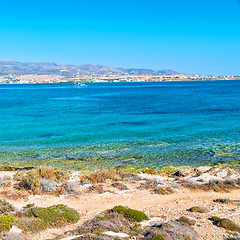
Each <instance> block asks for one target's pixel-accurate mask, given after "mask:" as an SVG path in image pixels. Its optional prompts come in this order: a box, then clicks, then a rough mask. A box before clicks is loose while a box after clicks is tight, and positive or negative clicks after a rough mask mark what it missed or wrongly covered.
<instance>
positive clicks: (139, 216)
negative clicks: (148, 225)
mask: <svg viewBox="0 0 240 240" xmlns="http://www.w3.org/2000/svg"><path fill="white" fill-rule="evenodd" d="M112 211H113V212H118V213H121V214H123V215H124V216H125V217H126V218H127V219H128V220H130V221H134V222H142V221H143V220H148V217H147V215H146V214H145V213H144V212H141V211H138V210H134V209H131V208H128V207H123V206H116V207H114V208H113V209H112Z"/></svg>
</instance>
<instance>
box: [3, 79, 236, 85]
mask: <svg viewBox="0 0 240 240" xmlns="http://www.w3.org/2000/svg"><path fill="white" fill-rule="evenodd" d="M218 81H221V82H222V81H240V78H238V79H209V80H208V79H204V80H160V81H81V83H83V84H88V83H91V84H94V83H97V84H101V83H102V84H104V83H164V82H167V83H169V82H218ZM67 83H68V84H74V83H75V81H59V82H55V81H51V82H45V81H43V82H23V83H2V82H0V86H1V85H37V84H67ZM84 87H85V86H84Z"/></svg>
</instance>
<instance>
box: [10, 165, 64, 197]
mask: <svg viewBox="0 0 240 240" xmlns="http://www.w3.org/2000/svg"><path fill="white" fill-rule="evenodd" d="M68 178H69V176H68V173H67V172H66V171H63V170H61V169H55V168H46V167H40V168H35V169H31V170H25V171H19V172H17V173H16V174H15V175H14V180H15V181H16V184H15V188H17V189H20V190H21V189H25V190H28V191H29V192H31V193H33V194H41V193H43V192H55V191H56V189H57V184H58V183H61V182H63V181H65V180H67V179H68Z"/></svg>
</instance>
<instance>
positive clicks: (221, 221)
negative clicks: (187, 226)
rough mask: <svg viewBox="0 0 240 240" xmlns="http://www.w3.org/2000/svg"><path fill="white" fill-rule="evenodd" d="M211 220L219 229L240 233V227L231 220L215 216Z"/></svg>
mask: <svg viewBox="0 0 240 240" xmlns="http://www.w3.org/2000/svg"><path fill="white" fill-rule="evenodd" d="M210 220H211V221H213V223H214V224H216V225H217V226H218V227H222V228H225V229H227V230H230V231H233V232H240V226H239V225H237V224H236V223H234V222H233V221H232V220H230V219H227V218H220V217H217V216H213V217H211V219H210Z"/></svg>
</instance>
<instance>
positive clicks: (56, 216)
mask: <svg viewBox="0 0 240 240" xmlns="http://www.w3.org/2000/svg"><path fill="white" fill-rule="evenodd" d="M28 214H29V216H34V217H36V218H39V219H42V220H43V221H44V222H45V223H46V224H47V225H49V226H53V227H61V226H63V225H64V224H66V223H76V222H77V221H78V220H79V214H78V212H77V211H76V210H74V209H72V208H69V207H68V206H66V205H63V204H58V205H53V206H50V207H47V208H31V209H29V210H28Z"/></svg>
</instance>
